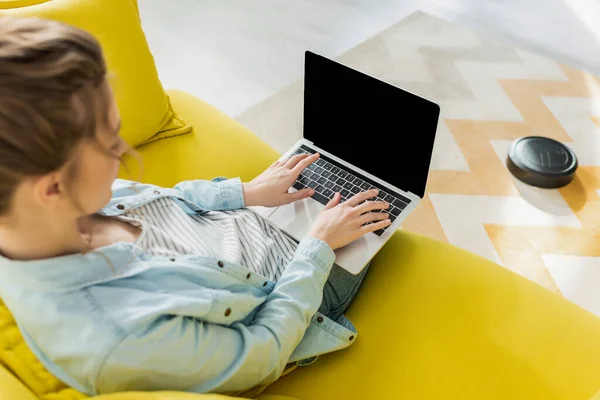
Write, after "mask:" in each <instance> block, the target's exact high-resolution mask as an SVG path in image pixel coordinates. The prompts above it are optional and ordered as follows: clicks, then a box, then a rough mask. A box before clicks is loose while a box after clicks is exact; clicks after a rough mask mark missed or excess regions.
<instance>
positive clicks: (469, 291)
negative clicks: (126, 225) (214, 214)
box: [0, 0, 600, 400]
mask: <svg viewBox="0 0 600 400" xmlns="http://www.w3.org/2000/svg"><path fill="white" fill-rule="evenodd" d="M49 3H52V5H51V6H49V5H48V4H49ZM117 3H118V5H119V6H120V7H121V8H122V10H121V11H122V12H121V14H120V18H121V19H123V18H125V17H123V15H125V14H126V12H128V11H127V10H129V11H131V10H133V9H135V6H136V4H135V1H134V0H54V1H51V2H49V1H44V0H38V1H35V0H10V1H8V2H7V1H6V0H4V1H2V0H0V15H2V14H3V11H2V9H5V10H8V11H9V14H10V12H11V11H14V10H15V9H17V7H19V8H18V9H17V12H15V13H14V14H16V15H42V16H45V17H50V18H55V17H56V18H59V19H60V18H62V15H63V13H64V14H68V15H69V17H65V19H66V20H67V21H69V22H72V23H80V24H81V25H83V27H86V26H85V25H86V23H85V21H84V19H82V18H83V17H81V16H82V15H84V14H85V12H84V11H81V10H80V9H78V8H77V7H84V6H85V7H87V8H86V10H87V11H86V12H89V15H93V16H94V25H90V31H94V32H95V34H97V32H98V29H100V30H101V29H102V25H101V23H102V15H101V14H102V11H101V10H102V9H110V8H111V7H112V6H115V5H117ZM94 4H96V5H97V6H98V7H101V8H98V9H93V5H94ZM63 7H64V10H62V8H63ZM69 7H74V8H77V13H76V17H73V16H72V14H69V13H70V9H69ZM128 7H130V8H128ZM90 10H91V11H90ZM110 12H115V11H110ZM136 15H137V14H136ZM70 18H71V19H70ZM105 22H106V21H105ZM112 22H113V27H112V28H109V27H108V25H107V26H106V29H113V30H114V29H116V30H117V31H119V28H118V26H117V28H114V23H115V22H114V21H112ZM128 23H130V24H131V26H132V28H131V29H132V30H135V31H136V32H137V30H140V31H141V28H140V27H139V21H137V22H136V21H133V20H132V21H129V22H128ZM119 32H120V33H123V32H121V31H119ZM98 36H99V39H100V41H101V42H102V44H103V47H105V51H107V52H108V53H109V55H108V59H109V67H111V70H112V71H113V72H114V71H117V74H116V75H117V78H118V79H119V80H122V79H125V77H126V76H127V71H126V69H127V65H125V66H123V65H119V63H123V62H126V61H127V60H126V59H125V60H123V59H122V58H123V57H125V56H118V57H116V56H115V53H114V52H113V51H112V50H111V49H112V48H111V43H110V40H112V39H110V40H109V39H107V37H108V36H110V35H109V34H108V33H107V35H101V34H99V35H98ZM133 36H135V35H133ZM133 36H132V37H133ZM138 39H139V38H138ZM122 40H127V39H122ZM143 44H144V43H142V44H141V45H143ZM141 45H140V46H141ZM137 47H139V46H137ZM137 47H136V48H137ZM142 47H143V46H142ZM107 49H108V50H107ZM144 51H146V50H144ZM129 56H130V57H134V56H135V55H134V54H132V55H129ZM111 57H112V58H111ZM115 57H116V58H115ZM117 58H118V59H117ZM150 64H151V65H150ZM146 67H148V68H149V69H148V70H146V71H145V72H144V73H143V74H142V75H144V76H145V77H146V78H145V79H149V80H150V79H152V80H157V77H156V76H155V75H156V74H155V72H153V70H152V68H154V66H153V63H152V61H151V60H150V61H149V64H148V65H147V66H146ZM123 71H125V72H123ZM134 72H135V71H134ZM132 73H133V72H132ZM132 79H133V77H132ZM121 83H122V82H121ZM151 83H152V84H154V85H156V81H153V82H151ZM117 85H118V83H117ZM125 86H126V88H125V89H123V90H125V92H126V93H125V96H122V97H121V98H120V103H119V105H120V107H121V110H122V112H124V114H125V115H124V118H127V120H128V121H129V122H128V127H129V128H128V129H124V130H125V132H124V134H125V135H126V137H127V139H128V140H129V141H130V142H132V143H133V144H140V143H146V144H143V145H141V146H139V147H138V150H139V152H140V153H141V155H142V158H143V162H144V175H143V180H144V181H148V182H152V183H156V184H159V185H163V186H170V185H173V184H175V183H176V182H178V181H181V180H184V179H195V178H212V177H214V176H217V175H220V176H230V177H232V176H241V177H242V179H244V180H249V179H251V178H252V177H254V176H255V175H256V174H257V173H259V172H260V171H261V170H263V169H264V168H265V167H266V166H268V165H269V164H270V163H271V162H272V161H273V160H274V159H275V158H276V157H277V156H278V155H277V154H276V153H275V152H274V151H273V150H272V149H271V148H270V147H268V146H267V145H265V144H264V143H262V142H261V141H260V140H259V139H258V138H257V137H256V136H254V135H253V134H252V133H251V132H249V131H248V130H247V129H245V128H244V127H243V126H241V125H240V124H238V123H237V122H235V121H234V120H232V119H230V118H229V117H227V116H226V115H224V114H222V113H221V112H219V111H218V110H217V109H215V108H213V107H211V106H210V105H208V104H206V103H204V102H203V101H201V100H199V99H197V98H194V97H193V96H190V95H189V94H186V93H184V92H181V91H170V92H168V96H166V95H165V94H164V93H163V92H162V91H161V90H155V91H154V93H153V94H152V96H154V97H155V98H157V99H158V100H157V102H156V103H155V104H154V106H153V107H154V108H153V110H154V113H155V114H160V113H163V112H164V115H162V114H161V115H159V117H158V118H156V121H154V122H153V123H152V124H149V123H148V121H145V123H146V125H144V127H145V128H144V129H145V130H143V131H135V129H134V128H135V126H136V124H135V122H136V118H139V115H140V111H139V110H133V111H131V107H133V105H131V107H128V106H129V105H130V104H128V103H126V104H123V102H134V101H140V102H142V104H144V103H143V102H144V101H149V100H148V99H147V98H146V97H148V96H149V95H148V94H147V93H146V94H144V96H146V97H140V96H139V93H138V92H137V91H136V90H141V89H139V88H136V89H135V90H134V89H131V90H128V89H127V85H125ZM136 96H137V97H136ZM190 127H193V129H191V132H189V131H190ZM129 131H131V132H135V133H131V132H129ZM165 132H167V135H165ZM169 132H171V133H172V134H173V135H179V134H181V135H179V136H176V137H169V138H166V139H163V140H154V139H156V138H157V137H156V136H155V134H156V133H158V134H159V135H161V136H160V138H164V137H165V136H172V135H170V134H168V133H169ZM186 132H189V133H186ZM152 140H154V141H152ZM149 142H150V143H149ZM133 175H134V177H135V171H134V172H133ZM0 279H2V278H1V277H0ZM348 316H349V317H350V318H351V319H352V320H353V321H354V322H355V324H356V326H357V328H358V330H359V332H360V337H359V339H358V340H357V342H356V343H355V344H354V345H353V346H351V347H350V348H348V349H346V350H343V351H340V352H337V353H334V354H329V355H325V356H322V357H321V358H320V359H319V360H318V361H317V362H316V363H315V364H313V365H311V366H308V367H303V368H298V369H297V370H295V371H294V372H292V373H291V374H290V375H288V376H286V377H283V378H281V379H280V380H279V381H277V382H276V383H274V384H273V385H271V386H270V387H269V388H267V390H266V392H265V394H263V395H262V396H261V397H260V398H261V399H272V400H274V399H284V398H288V399H289V398H290V397H291V398H296V399H330V398H331V399H338V398H339V399H410V400H420V399H423V400H429V399H432V400H433V399H435V400H443V399H455V400H494V399H498V400H508V399H511V400H513V399H523V400H537V399H540V400H553V399H556V400H558V399H560V400H590V399H591V398H592V397H593V396H594V394H595V393H596V392H597V391H598V390H599V389H600V319H599V318H597V317H596V316H594V315H592V314H590V313H588V312H586V311H584V310H582V309H581V308H579V307H577V306H576V305H574V304H572V303H570V302H568V301H566V300H565V299H563V298H561V297H560V296H557V295H555V294H553V293H551V292H549V291H547V290H545V289H543V288H542V287H540V286H538V285H536V284H534V283H532V282H530V281H528V280H526V279H524V278H522V277H520V276H517V275H516V274H514V273H512V272H510V271H508V270H506V269H504V268H502V267H500V266H498V265H495V264H493V263H491V262H489V261H486V260H484V259H482V258H480V257H477V256H475V255H473V254H469V253H467V252H465V251H462V250H460V249H458V248H456V247H453V246H450V245H447V244H444V243H441V242H438V241H435V240H432V239H429V238H426V237H422V236H418V235H415V234H411V233H409V232H404V231H398V232H397V233H396V234H395V235H394V236H393V238H392V239H391V240H390V242H389V243H388V244H387V245H386V246H385V247H384V249H383V250H382V251H381V252H380V253H379V254H378V255H377V256H376V258H375V259H374V260H373V263H372V267H371V270H370V271H369V274H368V276H367V278H366V279H365V282H364V285H363V287H362V289H361V291H360V292H359V294H358V296H357V298H356V300H355V302H354V304H353V305H352V306H351V308H350V310H349V312H348ZM73 334H76V332H74V333H73ZM281 396H284V397H281ZM285 396H289V397H285ZM85 397H86V396H84V395H83V394H81V393H77V392H76V391H74V390H72V389H69V388H66V387H65V386H64V385H63V384H62V383H60V382H59V381H57V380H56V379H55V378H54V377H52V376H51V375H50V374H49V373H48V372H47V371H46V370H45V369H44V368H43V366H42V365H41V364H40V363H39V362H38V361H37V360H36V359H35V357H34V356H33V354H32V353H31V352H30V351H29V350H28V348H27V347H26V346H25V344H24V343H23V340H22V338H21V336H20V334H19V332H18V329H17V328H16V325H15V322H14V320H13V319H12V316H11V315H10V312H9V311H8V310H7V309H6V308H5V307H4V306H3V305H2V303H1V301H0V400H4V399H19V400H20V399H22V400H30V399H39V398H41V399H45V400H76V399H83V398H85ZM224 398H227V397H225V396H218V395H197V394H185V393H175V392H156V393H139V392H130V393H118V394H112V395H106V396H99V397H96V399H98V400H131V399H141V400H211V399H213V400H217V399H224Z"/></svg>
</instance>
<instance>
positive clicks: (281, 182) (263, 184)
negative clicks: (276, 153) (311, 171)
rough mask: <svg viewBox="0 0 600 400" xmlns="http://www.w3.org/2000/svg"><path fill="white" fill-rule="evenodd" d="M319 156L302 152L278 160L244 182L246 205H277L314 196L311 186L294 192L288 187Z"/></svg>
mask: <svg viewBox="0 0 600 400" xmlns="http://www.w3.org/2000/svg"><path fill="white" fill-rule="evenodd" d="M318 158H319V154H318V153H317V154H312V155H308V154H300V155H295V156H292V157H290V158H289V159H288V160H287V161H281V162H280V161H276V162H275V163H273V165H271V166H270V167H269V168H267V170H266V171H265V172H263V173H262V174H260V175H259V176H257V177H256V178H254V179H253V180H252V181H251V182H249V183H244V184H243V188H244V202H245V203H246V206H263V207H276V206H281V205H284V204H289V203H291V202H293V201H296V200H301V199H304V198H307V197H310V196H312V195H313V194H314V190H312V189H309V188H305V189H302V190H299V191H297V192H294V193H288V189H289V188H290V186H292V185H293V184H294V182H295V181H296V179H297V178H298V176H299V175H300V173H301V172H302V171H304V169H306V167H308V166H309V165H310V164H312V163H313V162H315V161H317V159H318Z"/></svg>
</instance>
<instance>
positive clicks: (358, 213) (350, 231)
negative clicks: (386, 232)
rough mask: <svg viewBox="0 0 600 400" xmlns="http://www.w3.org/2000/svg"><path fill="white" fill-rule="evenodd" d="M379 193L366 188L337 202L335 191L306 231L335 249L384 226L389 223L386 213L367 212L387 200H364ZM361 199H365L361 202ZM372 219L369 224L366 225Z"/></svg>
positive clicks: (378, 208)
mask: <svg viewBox="0 0 600 400" xmlns="http://www.w3.org/2000/svg"><path fill="white" fill-rule="evenodd" d="M378 193H379V190H377V189H371V190H367V191H366V192H362V193H359V194H356V195H354V196H353V197H351V198H349V199H348V200H347V201H346V202H344V203H340V199H341V194H340V193H336V194H335V196H334V197H333V199H331V201H330V202H329V203H327V205H326V206H325V208H324V209H323V211H321V213H320V214H319V216H318V217H317V219H316V220H315V222H314V224H313V226H312V228H311V229H310V231H309V232H308V235H309V236H312V237H314V238H317V239H320V240H322V241H324V242H325V243H327V244H328V245H329V246H330V247H331V248H332V249H333V250H335V249H339V248H340V247H344V246H345V245H347V244H348V243H350V242H352V241H354V240H356V239H358V238H359V237H361V236H363V235H364V234H366V233H369V232H373V231H376V230H378V229H383V228H386V227H387V226H389V225H390V224H391V221H390V220H389V219H388V214H387V213H383V212H373V213H369V212H368V211H371V210H384V209H386V208H388V207H389V204H388V203H386V202H384V201H366V200H368V199H370V198H372V197H375V196H377V194H378ZM363 201H364V203H362V204H360V203H361V202H363ZM359 204H360V205H359ZM371 221H372V222H373V223H372V224H369V225H365V224H366V223H367V222H371Z"/></svg>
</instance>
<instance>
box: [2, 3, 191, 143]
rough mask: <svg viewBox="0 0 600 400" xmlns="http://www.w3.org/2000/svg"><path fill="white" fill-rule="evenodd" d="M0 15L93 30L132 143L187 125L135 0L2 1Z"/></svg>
mask: <svg viewBox="0 0 600 400" xmlns="http://www.w3.org/2000/svg"><path fill="white" fill-rule="evenodd" d="M29 4H34V5H29ZM0 15H11V16H38V17H43V18H49V19H54V20H59V21H62V22H66V23H68V24H71V25H75V26H77V27H80V28H82V29H85V30H87V31H88V32H90V33H92V34H93V35H94V36H95V37H96V38H97V39H98V40H99V41H100V43H101V44H102V48H103V50H104V55H105V58H106V60H107V63H108V68H109V73H110V75H111V77H110V79H109V80H110V83H111V85H112V87H113V89H114V91H115V95H116V97H117V102H118V105H119V109H120V111H121V115H122V118H123V125H122V135H123V137H124V138H125V140H127V142H128V143H130V144H131V145H132V146H136V145H139V144H141V143H147V142H150V141H152V140H156V139H160V138H163V137H169V136H174V135H180V134H183V133H187V132H189V131H190V130H191V127H190V126H189V125H188V124H187V123H186V122H185V121H183V120H182V119H180V118H179V117H178V116H177V114H176V113H175V112H174V111H173V109H172V107H171V104H170V101H169V97H168V96H167V95H166V93H165V92H164V90H163V88H162V85H161V83H160V81H159V80H158V73H157V71H156V66H155V64H154V58H153V57H152V54H151V53H150V49H149V47H148V43H147V42H146V38H145V36H144V32H143V31H142V27H141V23H140V20H139V15H138V12H137V3H136V2H135V1H134V0H86V1H80V0H52V1H46V2H43V1H39V0H38V1H27V0H22V1H8V2H6V1H4V2H2V1H0Z"/></svg>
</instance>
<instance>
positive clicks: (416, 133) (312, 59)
mask: <svg viewBox="0 0 600 400" xmlns="http://www.w3.org/2000/svg"><path fill="white" fill-rule="evenodd" d="M439 110H440V109H439V106H438V105H437V104H435V103H432V102H431V101H429V100H426V99H424V98H422V97H419V96H416V95H414V94H412V93H409V92H406V91H404V90H402V89H399V88H398V87H396V86H392V85H390V84H388V83H385V82H383V81H380V80H378V79H375V78H373V77H370V76H368V75H365V74H363V73H361V72H358V71H356V70H354V69H351V68H348V67H346V66H344V65H342V64H339V63H337V62H335V61H332V60H329V59H327V58H325V57H322V56H319V55H317V54H314V53H311V52H308V51H307V52H306V60H305V74H304V138H305V139H308V140H310V141H311V142H313V143H314V144H315V145H316V146H317V147H320V148H322V149H323V150H326V151H328V152H329V153H331V154H333V155H335V156H336V157H339V158H341V159H343V160H344V161H346V162H348V163H350V164H353V165H355V166H357V167H358V168H361V169H363V170H365V171H367V172H368V173H370V174H372V175H374V176H376V177H378V178H379V179H383V180H384V181H386V182H389V183H390V184H392V185H394V186H396V187H398V188H400V189H402V190H404V191H408V192H412V193H414V194H416V195H418V196H419V197H423V195H424V194H425V185H426V183H427V175H428V172H429V164H430V162H431V154H432V151H433V142H434V139H435V133H436V129H437V123H438V117H439V112H440V111H439Z"/></svg>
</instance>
